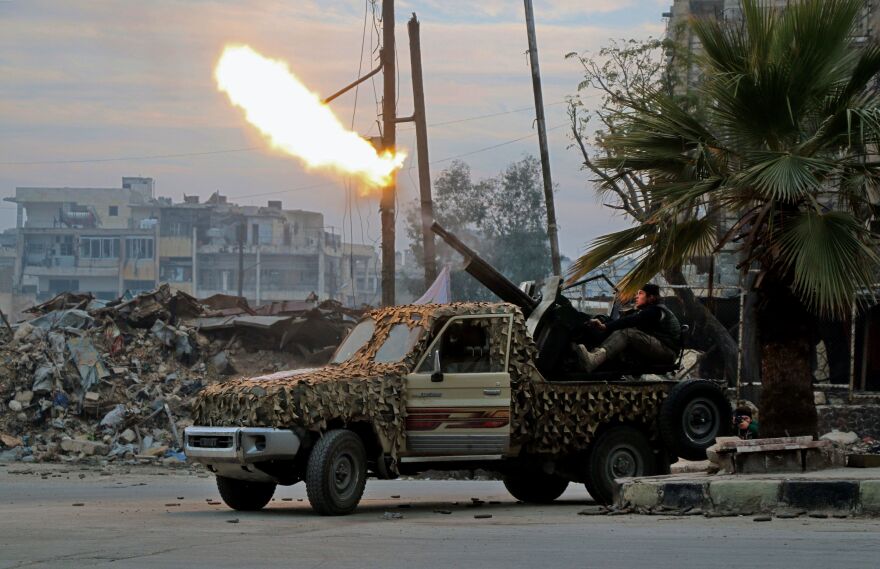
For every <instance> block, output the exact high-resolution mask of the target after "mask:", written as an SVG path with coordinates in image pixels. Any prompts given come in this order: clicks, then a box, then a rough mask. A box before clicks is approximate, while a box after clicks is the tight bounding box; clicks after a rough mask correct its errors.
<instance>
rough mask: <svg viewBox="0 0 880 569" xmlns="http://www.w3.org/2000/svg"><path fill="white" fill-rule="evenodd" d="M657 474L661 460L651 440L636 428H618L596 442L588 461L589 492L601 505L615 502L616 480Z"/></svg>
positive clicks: (611, 429)
mask: <svg viewBox="0 0 880 569" xmlns="http://www.w3.org/2000/svg"><path fill="white" fill-rule="evenodd" d="M655 474H657V458H656V456H655V455H654V451H653V449H651V445H650V444H649V443H648V439H647V437H645V435H644V434H642V432H641V431H639V430H638V429H636V428H634V427H628V426H623V425H622V426H618V427H612V428H610V429H608V430H607V431H605V432H604V433H603V434H602V435H600V436H599V438H598V439H597V440H596V443H595V444H594V445H593V448H592V449H591V450H590V454H589V457H588V458H587V478H588V479H589V482H588V483H586V484H585V486H586V487H587V491H588V492H590V495H591V496H592V497H593V499H594V500H596V501H597V502H599V503H600V504H610V503H611V502H613V501H614V487H615V483H614V479H615V478H630V477H633V476H653V475H655Z"/></svg>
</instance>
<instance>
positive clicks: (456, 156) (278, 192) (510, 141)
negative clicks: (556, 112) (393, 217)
mask: <svg viewBox="0 0 880 569" xmlns="http://www.w3.org/2000/svg"><path fill="white" fill-rule="evenodd" d="M566 126H568V125H567V124H559V125H556V126H554V127H551V128H548V129H547V132H551V131H554V130H559V129H560V128H563V127H566ZM537 134H538V133H537V132H532V133H529V134H527V135H525V136H521V137H519V138H514V139H512V140H507V141H504V142H500V143H498V144H493V145H491V146H486V147H484V148H477V149H476V150H470V151H468V152H464V153H462V154H456V155H455V156H447V157H446V158H440V159H439V160H432V161H431V162H430V163H431V164H442V163H443V162H449V161H451V160H457V159H459V158H465V157H467V156H473V155H474V154H481V153H483V152H488V151H490V150H495V149H496V148H501V147H503V146H509V145H511V144H515V143H517V142H521V141H523V140H526V139H529V138H532V137H533V136H536V135H537ZM416 168H417V166H410V167H409V168H402V169H401V171H402V172H408V171H410V170H414V169H416ZM336 185H338V182H322V183H320V184H311V185H308V186H301V187H299V188H291V189H289V190H274V191H271V192H263V193H260V194H246V195H239V196H228V199H241V198H257V197H262V196H274V195H278V194H286V193H293V192H302V191H305V190H313V189H315V188H325V187H329V186H336Z"/></svg>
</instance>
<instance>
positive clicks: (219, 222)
mask: <svg viewBox="0 0 880 569" xmlns="http://www.w3.org/2000/svg"><path fill="white" fill-rule="evenodd" d="M6 199H7V201H11V202H13V203H15V204H17V206H18V216H17V223H16V233H17V239H16V240H15V245H14V246H15V248H16V249H15V252H14V254H10V255H8V256H9V257H10V258H11V259H12V261H11V264H12V265H13V269H12V270H11V271H8V270H7V271H6V272H4V263H7V264H9V263H10V261H6V260H4V259H6V257H4V256H3V251H2V245H3V243H0V295H2V294H3V292H4V286H5V285H4V280H3V279H4V275H7V273H10V272H11V276H10V278H9V279H8V280H10V281H11V284H10V285H9V287H7V288H11V289H12V291H13V292H14V293H17V294H20V295H32V296H33V298H35V299H36V300H44V299H47V298H50V297H51V296H53V295H55V294H58V293H59V292H65V291H88V292H91V293H92V294H94V295H95V296H96V297H97V298H101V299H113V298H117V297H118V296H121V295H122V294H123V293H124V292H125V291H132V292H139V291H144V290H150V289H153V288H155V287H156V286H157V285H158V284H159V283H165V282H167V283H169V284H170V285H171V286H172V287H173V288H176V289H179V290H182V291H185V292H187V293H190V294H193V295H194V296H197V297H200V298H204V297H207V296H210V295H213V294H217V293H222V294H233V295H235V294H238V290H239V280H241V289H242V293H243V295H244V296H245V297H247V298H248V300H249V301H251V302H252V303H254V304H256V305H259V304H261V303H264V302H269V301H273V300H304V299H306V298H309V297H317V298H318V299H319V300H324V299H328V298H332V299H337V300H340V301H342V302H344V303H346V304H351V305H359V304H362V303H375V302H376V301H377V293H378V278H377V277H376V274H377V273H376V269H375V267H376V266H377V265H378V256H377V255H376V253H375V250H374V249H373V247H371V246H367V245H353V244H348V243H345V244H344V243H342V240H341V238H340V236H339V235H338V234H336V233H334V232H333V231H332V230H331V231H328V230H327V228H326V227H325V225H324V216H323V214H321V213H318V212H310V211H303V210H285V209H283V208H282V204H281V202H280V201H269V202H268V203H267V205H266V206H265V207H261V206H241V205H237V204H233V203H228V202H227V199H226V197H225V196H222V195H220V194H219V193H215V194H214V195H212V196H211V197H210V198H209V199H208V200H207V201H206V202H204V203H199V198H198V197H197V196H188V197H186V198H185V199H184V202H183V203H178V204H174V203H172V202H171V200H170V199H168V198H156V197H155V195H154V184H153V180H152V179H151V178H123V179H122V187H120V188H25V187H21V188H16V193H15V197H13V198H6ZM0 301H2V297H0Z"/></svg>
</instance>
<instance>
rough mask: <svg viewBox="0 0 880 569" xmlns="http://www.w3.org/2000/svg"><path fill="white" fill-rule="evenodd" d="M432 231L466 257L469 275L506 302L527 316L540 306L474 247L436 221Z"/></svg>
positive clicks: (465, 266)
mask: <svg viewBox="0 0 880 569" xmlns="http://www.w3.org/2000/svg"><path fill="white" fill-rule="evenodd" d="M431 231H433V232H434V233H436V234H437V235H439V236H440V238H441V239H443V240H444V241H446V243H447V244H448V245H449V246H450V247H452V248H453V249H455V250H456V251H458V252H459V253H460V254H461V256H462V257H464V270H465V271H467V273H468V274H469V275H471V276H472V277H474V278H475V279H477V280H478V281H480V283H482V284H483V286H485V287H486V288H488V289H489V290H491V291H492V292H493V293H495V295H496V296H498V298H500V299H501V300H503V301H504V302H509V303H510V304H515V305H516V306H519V307H520V309H521V310H522V312H523V316H525V317H526V318H528V317H529V315H530V314H531V313H532V311H533V310H534V309H535V308H537V307H538V301H537V300H536V299H534V298H532V297H531V296H529V295H528V294H526V292H525V291H523V290H521V289H520V288H519V287H517V286H516V285H515V284H513V283H512V282H510V280H508V279H507V278H506V277H505V276H504V275H502V274H501V273H499V272H498V271H497V270H495V267H493V266H492V265H490V264H489V263H487V262H486V261H485V260H483V259H482V258H481V257H480V256H479V255H477V253H476V252H474V250H473V249H471V248H470V247H468V246H467V245H465V244H464V243H462V241H461V239H459V238H458V237H456V236H455V235H453V234H452V233H450V232H448V231H446V230H445V229H443V226H441V225H440V224H439V223H437V222H436V221H435V222H434V223H433V224H431Z"/></svg>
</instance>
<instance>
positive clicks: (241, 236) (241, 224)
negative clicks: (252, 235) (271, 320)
mask: <svg viewBox="0 0 880 569" xmlns="http://www.w3.org/2000/svg"><path fill="white" fill-rule="evenodd" d="M246 227H247V226H246V225H245V217H244V215H243V214H242V215H240V217H239V218H238V296H244V241H245V239H246V235H247V233H245V232H246Z"/></svg>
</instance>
